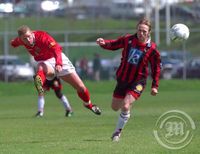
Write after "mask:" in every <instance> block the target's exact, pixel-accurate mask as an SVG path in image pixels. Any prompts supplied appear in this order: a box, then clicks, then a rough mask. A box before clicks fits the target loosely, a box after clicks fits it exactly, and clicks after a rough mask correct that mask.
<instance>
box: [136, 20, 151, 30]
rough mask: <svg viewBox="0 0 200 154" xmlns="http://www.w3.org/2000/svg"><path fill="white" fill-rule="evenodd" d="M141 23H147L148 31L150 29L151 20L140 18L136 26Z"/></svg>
mask: <svg viewBox="0 0 200 154" xmlns="http://www.w3.org/2000/svg"><path fill="white" fill-rule="evenodd" d="M141 24H144V25H147V26H148V27H149V32H150V31H151V21H150V20H149V19H147V18H142V19H141V20H140V21H139V22H138V24H137V27H138V26H139V25H141Z"/></svg>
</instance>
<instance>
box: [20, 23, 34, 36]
mask: <svg viewBox="0 0 200 154" xmlns="http://www.w3.org/2000/svg"><path fill="white" fill-rule="evenodd" d="M27 31H31V29H30V27H28V26H27V25H22V26H20V27H19V28H18V30H17V33H18V36H21V35H23V34H25V33H26V32H27Z"/></svg>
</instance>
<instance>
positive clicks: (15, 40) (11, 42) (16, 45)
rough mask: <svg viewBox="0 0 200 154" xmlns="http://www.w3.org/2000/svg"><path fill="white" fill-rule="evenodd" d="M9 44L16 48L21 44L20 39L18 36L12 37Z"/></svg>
mask: <svg viewBox="0 0 200 154" xmlns="http://www.w3.org/2000/svg"><path fill="white" fill-rule="evenodd" d="M10 45H11V46H12V47H14V48H16V47H18V46H20V45H22V41H21V40H20V38H19V37H16V38H14V39H12V40H11V41H10Z"/></svg>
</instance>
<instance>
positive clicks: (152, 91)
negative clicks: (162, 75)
mask: <svg viewBox="0 0 200 154" xmlns="http://www.w3.org/2000/svg"><path fill="white" fill-rule="evenodd" d="M157 94H158V89H156V88H151V95H153V96H156V95H157Z"/></svg>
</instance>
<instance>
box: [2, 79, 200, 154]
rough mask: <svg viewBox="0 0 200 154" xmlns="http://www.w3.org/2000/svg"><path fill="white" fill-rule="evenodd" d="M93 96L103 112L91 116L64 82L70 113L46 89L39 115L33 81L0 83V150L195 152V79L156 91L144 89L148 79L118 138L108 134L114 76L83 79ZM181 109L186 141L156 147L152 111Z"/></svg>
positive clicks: (23, 153) (16, 153)
mask: <svg viewBox="0 0 200 154" xmlns="http://www.w3.org/2000/svg"><path fill="white" fill-rule="evenodd" d="M85 83H86V85H87V86H88V88H89V90H90V91H91V98H92V100H93V102H95V103H96V104H98V105H99V106H100V107H101V108H102V110H103V113H102V115H101V116H96V115H94V114H93V113H91V112H90V111H88V110H87V109H85V108H83V106H82V104H81V101H80V99H79V98H78V97H77V95H76V93H75V91H74V90H73V89H72V88H71V87H69V86H68V85H67V86H64V92H65V94H66V95H67V97H68V98H69V100H70V102H71V105H72V107H73V109H74V116H73V117H71V118H66V117H64V109H63V107H62V105H61V104H60V102H59V100H57V98H56V97H55V96H54V94H53V92H52V91H50V92H49V93H47V95H46V106H45V116H44V117H43V118H35V117H33V115H34V114H35V113H36V110H37V96H36V92H35V89H34V87H33V83H30V82H27V83H9V84H6V83H0V87H1V88H0V98H1V99H0V154H47V153H48V154H107V153H109V154H147V153H148V154H188V153H190V154H196V153H199V148H198V147H199V144H200V141H199V137H200V131H199V126H200V123H199V113H200V111H199V108H200V102H199V99H198V98H199V87H200V81H198V80H187V81H182V80H172V81H161V83H160V89H159V95H158V96H156V97H152V96H151V95H150V93H149V89H150V82H148V86H147V88H146V90H145V92H144V93H143V95H142V97H141V98H140V99H139V100H138V101H137V102H136V103H135V104H134V107H133V110H132V112H131V113H132V117H131V119H130V121H129V122H128V124H127V125H126V127H125V129H124V131H123V134H122V137H121V141H120V142H119V143H113V142H111V140H110V136H111V134H112V132H113V130H114V128H115V125H116V121H117V118H118V114H119V113H116V112H113V111H112V110H111V108H110V101H111V97H112V91H113V88H114V86H115V82H114V81H101V82H98V83H95V82H92V81H86V82H85ZM173 109H176V110H182V111H184V112H186V113H187V114H189V115H190V116H191V117H192V119H193V120H194V121H195V124H196V130H195V134H194V138H193V140H192V142H191V143H190V144H189V145H188V146H186V147H185V148H183V149H180V150H168V149H165V148H163V147H161V146H160V145H159V144H158V143H157V142H156V140H155V138H154V136H153V128H154V126H155V123H156V120H157V119H158V117H159V116H160V115H161V114H163V113H164V112H166V111H169V110H173Z"/></svg>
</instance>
